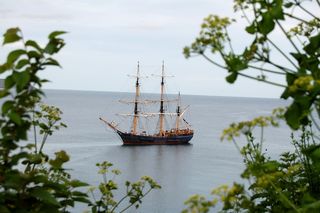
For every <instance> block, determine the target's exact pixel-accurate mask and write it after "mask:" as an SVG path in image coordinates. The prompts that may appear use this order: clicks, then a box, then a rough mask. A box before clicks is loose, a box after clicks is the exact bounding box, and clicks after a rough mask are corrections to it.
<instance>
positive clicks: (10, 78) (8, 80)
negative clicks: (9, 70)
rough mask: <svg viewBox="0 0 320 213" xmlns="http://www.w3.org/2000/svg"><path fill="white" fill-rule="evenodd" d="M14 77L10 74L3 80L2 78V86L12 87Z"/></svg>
mask: <svg viewBox="0 0 320 213" xmlns="http://www.w3.org/2000/svg"><path fill="white" fill-rule="evenodd" d="M14 83H15V82H14V79H13V76H12V75H9V76H8V77H7V78H6V79H5V80H4V88H5V89H7V90H9V89H11V88H12V87H13V85H14Z"/></svg>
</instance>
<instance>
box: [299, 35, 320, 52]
mask: <svg viewBox="0 0 320 213" xmlns="http://www.w3.org/2000/svg"><path fill="white" fill-rule="evenodd" d="M303 49H304V50H305V51H306V52H307V53H308V54H310V55H312V54H314V53H315V52H319V51H320V33H319V34H318V35H316V36H313V37H311V38H310V43H309V44H308V45H307V46H305V47H304V48H303Z"/></svg>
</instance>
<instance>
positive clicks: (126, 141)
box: [117, 131, 193, 146]
mask: <svg viewBox="0 0 320 213" xmlns="http://www.w3.org/2000/svg"><path fill="white" fill-rule="evenodd" d="M117 133H118V135H119V136H120V137H121V139H122V141H123V145H131V146H136V145H182V144H189V141H190V140H191V138H192V137H193V133H190V134H183V135H168V136H155V135H133V134H130V133H123V132H120V131H117Z"/></svg>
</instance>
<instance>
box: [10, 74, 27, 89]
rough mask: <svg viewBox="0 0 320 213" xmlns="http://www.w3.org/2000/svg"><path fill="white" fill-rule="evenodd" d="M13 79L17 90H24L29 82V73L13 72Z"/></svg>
mask: <svg viewBox="0 0 320 213" xmlns="http://www.w3.org/2000/svg"><path fill="white" fill-rule="evenodd" d="M13 78H14V80H15V82H16V84H17V86H18V88H19V89H22V88H24V87H25V86H26V85H27V84H28V83H29V80H30V73H29V72H28V71H23V72H15V73H14V74H13Z"/></svg>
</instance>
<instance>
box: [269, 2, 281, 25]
mask: <svg viewBox="0 0 320 213" xmlns="http://www.w3.org/2000/svg"><path fill="white" fill-rule="evenodd" d="M275 2H276V5H275V6H274V7H272V8H271V10H270V13H271V15H272V17H273V18H275V19H279V20H284V15H283V9H282V0H280V1H279V0H277V1H275Z"/></svg>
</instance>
